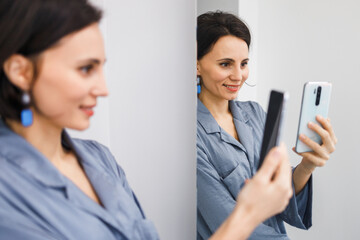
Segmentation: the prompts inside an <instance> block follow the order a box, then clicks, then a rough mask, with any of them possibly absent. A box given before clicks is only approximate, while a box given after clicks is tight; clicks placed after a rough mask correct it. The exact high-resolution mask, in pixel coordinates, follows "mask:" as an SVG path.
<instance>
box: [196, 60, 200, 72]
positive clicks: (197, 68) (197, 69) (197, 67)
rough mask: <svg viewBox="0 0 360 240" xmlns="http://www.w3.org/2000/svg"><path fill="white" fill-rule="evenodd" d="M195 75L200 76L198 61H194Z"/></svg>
mask: <svg viewBox="0 0 360 240" xmlns="http://www.w3.org/2000/svg"><path fill="white" fill-rule="evenodd" d="M196 75H197V76H200V75H201V74H200V64H199V61H196Z"/></svg>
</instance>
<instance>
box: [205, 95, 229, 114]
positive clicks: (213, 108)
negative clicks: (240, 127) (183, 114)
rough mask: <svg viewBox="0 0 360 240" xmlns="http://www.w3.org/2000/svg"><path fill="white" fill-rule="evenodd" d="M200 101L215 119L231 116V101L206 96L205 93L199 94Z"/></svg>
mask: <svg viewBox="0 0 360 240" xmlns="http://www.w3.org/2000/svg"><path fill="white" fill-rule="evenodd" d="M199 99H200V101H201V102H202V103H203V104H204V105H205V107H206V108H207V109H208V110H209V111H210V113H211V114H212V115H213V117H214V118H217V117H223V116H225V115H228V114H231V113H230V109H229V100H226V99H219V98H217V97H215V96H213V95H210V94H206V93H205V92H201V93H200V94H199Z"/></svg>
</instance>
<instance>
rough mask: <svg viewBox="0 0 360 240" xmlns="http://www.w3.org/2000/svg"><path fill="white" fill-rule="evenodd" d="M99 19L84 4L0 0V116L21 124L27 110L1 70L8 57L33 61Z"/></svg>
mask: <svg viewBox="0 0 360 240" xmlns="http://www.w3.org/2000/svg"><path fill="white" fill-rule="evenodd" d="M101 16H102V12H101V11H100V10H99V9H97V8H95V7H93V6H92V5H90V4H89V3H88V1H87V0H1V1H0V33H1V34H0V65H1V70H0V116H1V117H3V118H9V119H15V120H20V112H21V110H23V109H24V108H25V107H26V106H24V104H23V103H22V101H21V97H22V90H21V89H19V88H18V87H16V86H15V85H13V84H12V83H11V82H10V81H9V79H8V78H7V76H6V74H5V72H4V69H3V65H4V62H5V61H6V60H7V59H8V58H9V57H10V56H11V55H13V54H21V55H23V56H25V57H29V58H30V59H34V57H36V56H37V55H39V54H40V53H41V52H43V51H44V50H46V49H48V48H50V47H51V46H53V45H54V44H56V43H57V42H58V41H59V40H60V39H61V38H62V37H64V36H66V35H68V34H70V33H73V32H75V31H78V30H81V29H83V28H84V27H86V26H88V25H91V24H92V23H96V22H99V21H100V19H101ZM35 70H36V69H35Z"/></svg>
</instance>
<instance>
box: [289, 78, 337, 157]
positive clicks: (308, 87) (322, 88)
mask: <svg viewBox="0 0 360 240" xmlns="http://www.w3.org/2000/svg"><path fill="white" fill-rule="evenodd" d="M331 88H332V84H331V83H329V82H307V83H305V84H304V90H303V96H302V102H301V111H300V118H299V127H298V132H297V138H296V146H295V151H296V152H298V153H302V152H311V151H312V149H311V148H310V147H308V146H307V145H306V144H305V143H303V142H302V141H300V140H299V135H300V134H304V135H305V136H307V137H309V138H310V139H312V140H313V141H315V142H317V143H319V144H322V140H321V137H320V136H319V135H318V134H317V133H316V132H314V131H312V130H311V129H309V128H308V123H309V122H313V123H316V122H317V121H316V115H321V116H323V117H324V118H327V117H328V111H329V104H330V96H331Z"/></svg>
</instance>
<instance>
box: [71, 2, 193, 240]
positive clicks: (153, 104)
mask: <svg viewBox="0 0 360 240" xmlns="http://www.w3.org/2000/svg"><path fill="white" fill-rule="evenodd" d="M93 2H95V3H96V4H98V5H100V6H102V7H103V9H104V10H105V18H104V20H103V22H102V26H101V27H102V30H103V32H104V35H105V36H104V37H105V46H106V54H107V63H106V77H107V84H108V87H109V90H110V96H109V97H108V100H102V101H100V104H99V106H98V107H97V109H96V116H95V117H94V118H93V120H92V124H91V127H90V129H89V130H87V131H85V132H83V133H77V132H71V134H72V135H74V136H77V137H85V138H91V139H96V140H99V141H100V142H102V143H104V144H106V145H107V146H109V147H110V149H111V151H112V153H113V154H114V156H115V157H116V159H117V160H118V162H119V164H120V165H121V166H122V167H123V168H124V170H125V172H126V174H127V178H128V180H129V182H130V185H131V186H132V188H133V190H134V191H135V193H136V194H137V197H138V198H139V201H140V202H141V204H142V207H143V208H144V210H145V214H146V215H147V217H148V218H150V219H151V220H152V221H153V222H154V224H155V226H156V228H157V230H158V232H159V235H160V237H161V239H174V240H176V239H179V240H180V239H181V240H182V239H195V238H196V237H195V236H196V235H195V234H196V179H195V178H196V152H195V149H196V142H195V136H196V128H195V126H196V81H195V79H196V72H195V67H196V62H195V58H196V52H195V48H196V44H195V29H196V19H195V18H196V13H195V11H196V4H195V1H194V0H173V1H166V0H152V1H141V2H140V1H118V0H93Z"/></svg>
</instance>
